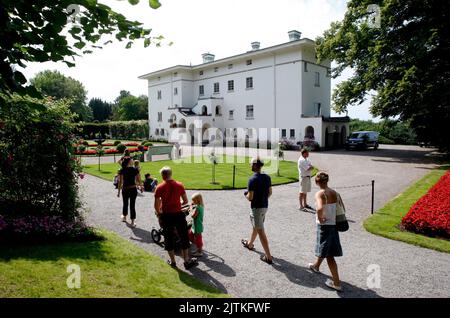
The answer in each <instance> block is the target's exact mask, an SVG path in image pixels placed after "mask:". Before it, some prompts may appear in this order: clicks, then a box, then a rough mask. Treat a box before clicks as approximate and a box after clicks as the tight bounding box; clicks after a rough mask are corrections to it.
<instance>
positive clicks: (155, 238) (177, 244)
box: [150, 204, 192, 250]
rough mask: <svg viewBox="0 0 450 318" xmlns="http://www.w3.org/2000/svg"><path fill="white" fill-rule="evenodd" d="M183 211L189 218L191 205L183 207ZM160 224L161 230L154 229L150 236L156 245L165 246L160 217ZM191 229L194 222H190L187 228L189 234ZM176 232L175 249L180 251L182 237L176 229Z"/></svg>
mask: <svg viewBox="0 0 450 318" xmlns="http://www.w3.org/2000/svg"><path fill="white" fill-rule="evenodd" d="M181 211H182V212H183V213H184V214H185V215H186V216H188V215H189V211H190V207H189V204H186V205H183V206H182V207H181ZM157 217H158V216H157ZM158 222H159V229H156V228H153V229H152V231H151V232H150V235H151V237H152V240H153V242H155V243H156V244H159V245H162V246H164V242H161V238H162V237H163V236H164V234H163V233H164V231H163V225H162V221H161V218H159V217H158ZM191 227H192V221H188V226H187V230H188V232H189V230H190V229H191ZM174 231H175V249H177V250H179V249H180V248H181V239H180V236H179V235H178V233H177V230H176V229H174Z"/></svg>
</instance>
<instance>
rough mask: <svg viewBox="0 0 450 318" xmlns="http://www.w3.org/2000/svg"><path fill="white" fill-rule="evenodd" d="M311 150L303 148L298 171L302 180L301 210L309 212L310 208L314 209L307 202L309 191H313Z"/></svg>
mask: <svg viewBox="0 0 450 318" xmlns="http://www.w3.org/2000/svg"><path fill="white" fill-rule="evenodd" d="M308 157H309V151H308V150H307V149H305V148H303V149H302V150H301V156H300V158H299V159H298V173H299V181H300V193H299V200H300V208H299V210H300V211H304V212H308V209H310V210H314V209H313V208H312V207H311V206H309V205H308V204H307V200H306V199H307V198H306V196H307V193H308V192H311V172H312V170H313V169H314V167H313V165H312V164H311V161H309V159H308Z"/></svg>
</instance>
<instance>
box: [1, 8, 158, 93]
mask: <svg viewBox="0 0 450 318" xmlns="http://www.w3.org/2000/svg"><path fill="white" fill-rule="evenodd" d="M128 2H129V3H130V4H132V5H135V4H137V3H139V0H128ZM149 4H150V6H151V7H152V8H154V9H156V8H158V7H159V6H160V5H161V4H160V3H159V1H158V0H149ZM69 9H70V10H69ZM77 9H79V10H77ZM77 11H79V12H77ZM70 17H75V18H76V19H74V20H71V18H70ZM150 33H151V29H147V28H144V27H143V26H142V23H140V22H137V21H130V20H128V19H126V18H125V16H123V15H122V14H120V13H118V12H115V11H114V10H112V9H111V8H110V7H108V6H106V5H104V4H100V3H98V2H97V1H96V0H46V1H29V0H0V79H1V80H0V93H5V94H6V95H9V94H11V93H13V92H17V93H19V94H22V95H24V94H31V95H33V96H38V94H37V92H36V90H35V89H33V86H27V87H26V86H25V85H26V82H27V79H26V78H25V76H24V75H23V74H22V73H21V72H20V71H18V70H16V69H15V66H20V67H26V65H25V63H27V62H47V61H54V62H57V61H63V62H64V63H66V64H67V65H68V66H74V65H75V63H74V58H75V57H76V56H79V55H80V54H88V53H92V49H93V48H101V47H102V46H104V45H107V44H108V43H111V42H112V38H113V37H114V38H115V39H116V40H119V41H127V44H126V48H130V47H131V46H132V44H133V41H135V40H138V39H143V40H144V46H145V47H147V46H149V45H150V44H151V43H152V42H155V43H156V45H157V46H159V45H160V43H161V41H162V39H163V37H162V36H158V37H152V36H150ZM108 35H109V36H110V37H108V38H105V37H106V36H108ZM0 96H2V95H0ZM2 99H4V98H3V97H2Z"/></svg>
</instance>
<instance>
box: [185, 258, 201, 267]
mask: <svg viewBox="0 0 450 318" xmlns="http://www.w3.org/2000/svg"><path fill="white" fill-rule="evenodd" d="M197 265H198V262H197V260H196V259H195V258H191V259H190V260H189V261H187V262H184V268H185V269H190V268H192V267H194V266H197Z"/></svg>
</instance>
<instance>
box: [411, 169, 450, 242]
mask: <svg viewBox="0 0 450 318" xmlns="http://www.w3.org/2000/svg"><path fill="white" fill-rule="evenodd" d="M402 225H403V227H404V228H405V229H406V230H408V231H412V232H416V233H420V234H425V235H428V236H440V237H445V238H450V170H449V171H447V172H446V173H445V174H444V175H443V176H442V177H441V178H440V179H439V181H438V182H437V183H436V184H435V185H434V186H433V187H432V188H431V189H430V190H428V192H427V194H425V195H424V196H423V197H421V198H420V199H419V200H418V201H417V202H416V203H415V204H414V205H413V206H412V207H411V209H410V210H409V212H408V214H406V215H405V217H404V218H403V219H402Z"/></svg>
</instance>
